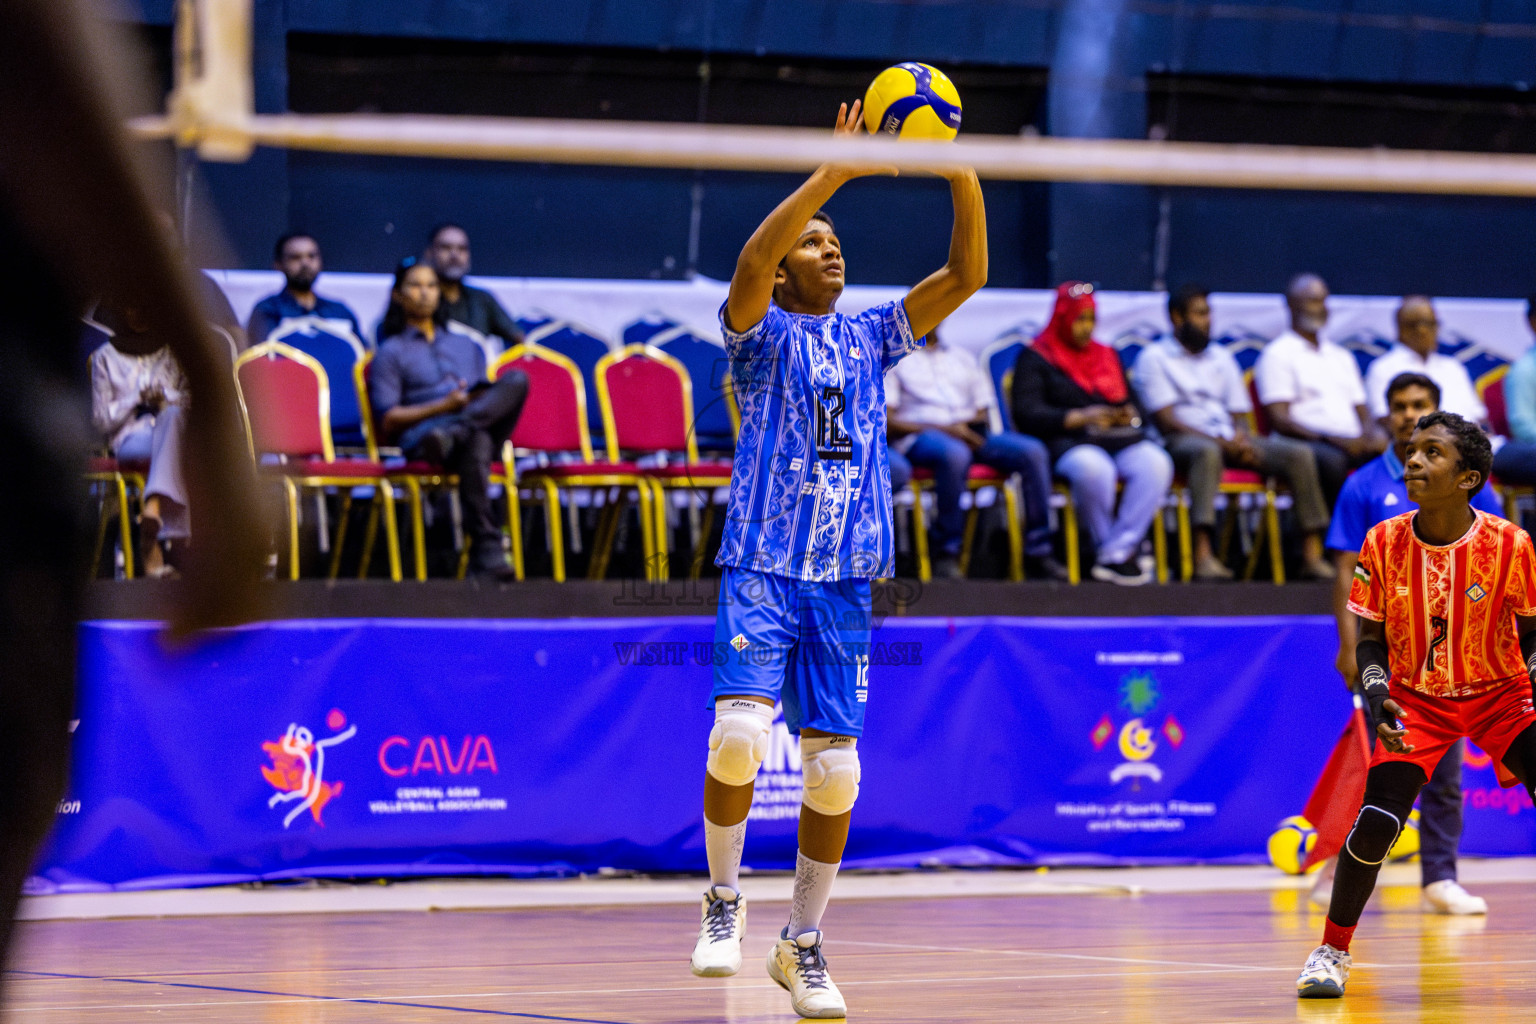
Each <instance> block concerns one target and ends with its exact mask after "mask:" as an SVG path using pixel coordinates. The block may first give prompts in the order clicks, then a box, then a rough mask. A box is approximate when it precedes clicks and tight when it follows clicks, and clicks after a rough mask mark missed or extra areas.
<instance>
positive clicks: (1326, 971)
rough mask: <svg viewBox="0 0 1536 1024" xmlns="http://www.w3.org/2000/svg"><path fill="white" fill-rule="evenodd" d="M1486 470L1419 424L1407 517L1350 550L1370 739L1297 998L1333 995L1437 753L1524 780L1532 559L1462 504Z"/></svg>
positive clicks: (1531, 715) (1409, 465) (1472, 440)
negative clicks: (1473, 752) (1470, 745)
mask: <svg viewBox="0 0 1536 1024" xmlns="http://www.w3.org/2000/svg"><path fill="white" fill-rule="evenodd" d="M1492 465H1493V451H1492V449H1491V448H1490V447H1489V444H1488V438H1487V437H1485V436H1484V434H1483V432H1482V431H1481V430H1480V429H1478V427H1477V425H1476V424H1473V423H1469V422H1467V421H1466V420H1465V419H1462V418H1461V417H1460V416H1457V415H1456V414H1454V413H1446V412H1437V413H1431V414H1430V415H1428V416H1425V417H1424V418H1423V419H1421V420H1419V425H1418V428H1417V429H1416V430H1415V431H1414V434H1413V440H1412V441H1410V442H1409V446H1408V458H1407V461H1406V462H1405V463H1404V473H1403V480H1404V483H1406V485H1407V487H1408V497H1409V498H1410V499H1411V500H1412V501H1414V502H1416V503H1417V504H1418V506H1419V508H1418V511H1416V512H1409V513H1407V514H1406V515H1401V516H1397V517H1396V518H1393V519H1388V520H1387V521H1386V522H1384V523H1378V524H1377V525H1376V526H1374V527H1372V529H1371V531H1370V533H1368V534H1366V538H1365V546H1364V547H1362V548H1361V549H1360V562H1359V564H1358V565H1357V566H1356V568H1355V578H1354V581H1353V583H1352V585H1351V588H1350V594H1349V608H1350V611H1352V612H1354V613H1355V614H1356V615H1357V616H1359V617H1360V640H1359V643H1358V644H1357V645H1356V647H1355V654H1356V657H1357V659H1358V661H1359V665H1360V682H1361V685H1362V687H1363V689H1364V690H1365V695H1366V698H1367V699H1368V700H1369V701H1370V705H1371V715H1372V718H1373V719H1374V720H1375V722H1376V734H1377V736H1379V737H1380V739H1381V742H1380V743H1378V744H1377V745H1376V754H1375V756H1374V757H1373V758H1372V760H1371V770H1370V774H1369V775H1368V776H1367V778H1366V784H1365V799H1364V800H1363V801H1362V806H1361V808H1360V816H1359V817H1358V818H1356V819H1355V826H1354V828H1353V829H1352V830H1351V831H1350V833H1349V838H1348V839H1347V840H1346V841H1345V843H1344V849H1343V850H1341V851H1340V853H1339V866H1338V873H1337V874H1336V875H1335V876H1334V880H1333V899H1332V901H1331V902H1330V904H1329V910H1328V921H1327V924H1326V926H1325V927H1324V930H1323V944H1322V945H1321V946H1318V947H1317V948H1316V949H1315V950H1313V951H1312V955H1311V956H1309V957H1308V958H1307V963H1306V967H1305V968H1303V970H1302V972H1301V977H1299V978H1298V979H1297V980H1296V991H1297V995H1298V996H1300V997H1301V998H1303V999H1306V998H1318V997H1322V998H1330V997H1332V998H1337V997H1338V996H1342V995H1343V994H1344V983H1345V981H1346V980H1348V978H1349V964H1350V956H1349V942H1350V938H1351V936H1352V935H1353V934H1354V931H1355V926H1356V924H1358V923H1359V921H1360V914H1361V911H1363V910H1364V909H1365V904H1366V901H1367V900H1369V899H1370V897H1371V890H1372V889H1374V888H1375V887H1376V874H1377V872H1378V871H1379V870H1380V869H1381V863H1382V861H1384V860H1386V858H1387V851H1388V850H1390V849H1391V847H1392V843H1393V842H1394V841H1395V840H1396V839H1397V836H1398V833H1399V832H1400V831H1402V825H1403V822H1404V820H1406V819H1407V817H1408V812H1409V811H1410V810H1411V809H1412V807H1413V801H1414V799H1415V798H1416V797H1417V796H1418V795H1419V789H1420V788H1421V787H1422V786H1423V785H1424V783H1425V781H1426V780H1427V779H1428V778H1429V773H1430V772H1432V771H1433V770H1434V768H1435V765H1436V764H1438V763H1439V761H1440V758H1441V756H1442V755H1443V754H1444V753H1445V751H1446V749H1447V748H1449V747H1450V745H1451V744H1453V743H1458V742H1460V741H1461V739H1462V737H1467V738H1470V739H1471V740H1472V741H1473V742H1474V743H1476V744H1477V745H1478V746H1479V747H1481V748H1482V749H1483V750H1485V751H1487V752H1488V753H1489V754H1490V755H1492V757H1493V759H1494V762H1495V763H1496V764H1497V765H1498V770H1499V779H1500V781H1501V782H1502V783H1503V784H1504V785H1506V786H1512V785H1514V784H1515V782H1516V781H1518V782H1519V783H1520V784H1522V785H1524V786H1525V787H1526V788H1527V789H1528V790H1529V789H1531V787H1532V784H1533V783H1536V727H1533V726H1536V710H1533V709H1532V696H1533V689H1536V549H1533V548H1532V546H1531V537H1530V534H1528V533H1526V532H1525V531H1524V530H1522V529H1520V527H1518V526H1516V525H1514V524H1513V523H1510V522H1507V521H1506V520H1503V519H1500V518H1498V517H1497V516H1491V515H1488V514H1487V513H1485V512H1480V511H1478V510H1477V509H1474V508H1472V507H1471V505H1470V504H1469V503H1470V501H1471V498H1472V496H1473V495H1474V494H1476V493H1477V492H1478V491H1479V490H1480V489H1481V488H1482V486H1483V484H1484V482H1485V481H1487V479H1488V472H1489V469H1490V468H1491V466H1492ZM1532 795H1533V796H1536V793H1533V794H1532Z"/></svg>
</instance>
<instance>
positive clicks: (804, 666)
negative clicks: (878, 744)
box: [709, 566, 871, 736]
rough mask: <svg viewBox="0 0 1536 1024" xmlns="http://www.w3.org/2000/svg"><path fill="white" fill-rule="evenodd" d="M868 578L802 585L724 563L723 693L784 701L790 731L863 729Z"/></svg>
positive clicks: (719, 652)
mask: <svg viewBox="0 0 1536 1024" xmlns="http://www.w3.org/2000/svg"><path fill="white" fill-rule="evenodd" d="M870 628H871V621H870V596H869V581H868V580H838V581H836V582H832V583H805V582H802V581H800V580H795V579H789V578H788V577H785V576H772V575H769V574H767V573H761V572H753V571H751V570H748V569H738V568H735V567H733V566H726V567H725V569H724V574H723V575H722V576H721V579H720V606H719V611H718V612H717V613H716V615H715V649H714V666H715V685H714V689H713V690H712V691H711V692H710V697H709V707H710V710H714V707H715V700H716V699H717V698H719V697H736V696H751V697H763V698H765V699H767V700H771V701H779V700H782V701H783V702H784V722H785V724H786V725H788V726H789V731H790V732H795V733H798V732H799V731H800V730H801V729H820V730H822V731H823V732H830V733H835V734H836V735H839V736H859V735H861V734H862V733H863V732H864V703H865V701H867V700H868V699H869V644H870Z"/></svg>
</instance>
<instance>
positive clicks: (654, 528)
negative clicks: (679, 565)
mask: <svg viewBox="0 0 1536 1024" xmlns="http://www.w3.org/2000/svg"><path fill="white" fill-rule="evenodd" d="M642 483H647V484H649V485H650V494H649V495H648V496H647V495H646V493H645V490H644V489H643V488H642V490H641V493H640V498H641V500H640V512H641V516H640V518H641V520H642V525H643V523H644V520H645V519H646V518H647V517H649V519H650V522H651V538H650V540H651V542H650V544H649V545H648V547H649V548H650V550H649V551H646V552H645V565H646V570H647V576H646V579H649V580H652V581H653V582H656V583H664V582H666V580H667V579H668V578H669V577H671V575H672V567H671V564H670V562H671V557H672V556H671V553H670V551H669V550H668V549H669V548H670V547H671V542H672V538H671V537H669V536H668V533H669V531H668V530H667V502H668V500H669V499H668V498H667V490H666V488H665V487H663V486H662V485H661V481H659V480H646V481H642ZM647 500H649V502H650V506H651V507H650V509H649V510H648V511H647V509H646V507H645V505H646V501H647ZM642 532H643V531H642Z"/></svg>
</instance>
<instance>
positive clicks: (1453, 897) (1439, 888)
mask: <svg viewBox="0 0 1536 1024" xmlns="http://www.w3.org/2000/svg"><path fill="white" fill-rule="evenodd" d="M1424 906H1425V907H1427V908H1429V909H1430V910H1433V911H1434V912H1435V913H1437V914H1486V913H1488V901H1487V900H1485V899H1483V898H1482V897H1481V896H1473V895H1472V894H1471V893H1469V892H1467V890H1465V889H1463V888H1462V887H1461V884H1460V883H1459V882H1457V881H1456V879H1454V878H1443V879H1441V880H1440V881H1438V882H1431V883H1430V884H1429V885H1426V886H1425V887H1424Z"/></svg>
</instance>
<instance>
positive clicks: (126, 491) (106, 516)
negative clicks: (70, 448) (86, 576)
mask: <svg viewBox="0 0 1536 1024" xmlns="http://www.w3.org/2000/svg"><path fill="white" fill-rule="evenodd" d="M148 473H149V463H147V462H134V461H122V460H119V459H114V458H112V457H111V456H107V455H96V456H92V457H91V458H90V459H88V460H87V461H86V465H85V474H84V476H85V480H86V482H88V483H93V484H101V485H102V486H103V490H102V493H101V498H100V501H99V505H98V508H97V510H96V547H95V552H94V554H93V555H92V558H91V578H92V579H95V577H96V574H97V573H98V572H100V571H101V552H102V548H104V547H105V546H106V543H107V522H108V520H110V519H111V517H112V512H113V511H116V512H117V526H118V543H119V544H121V545H122V549H123V578H124V579H128V580H131V579H133V574H134V569H133V513H132V509H131V505H130V501H131V499H132V498H133V496H134V495H135V494H136V495H138V497H139V499H140V500H143V497H144V478H145V477H146V476H147V475H148ZM109 488H110V489H109ZM109 502H110V504H109Z"/></svg>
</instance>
